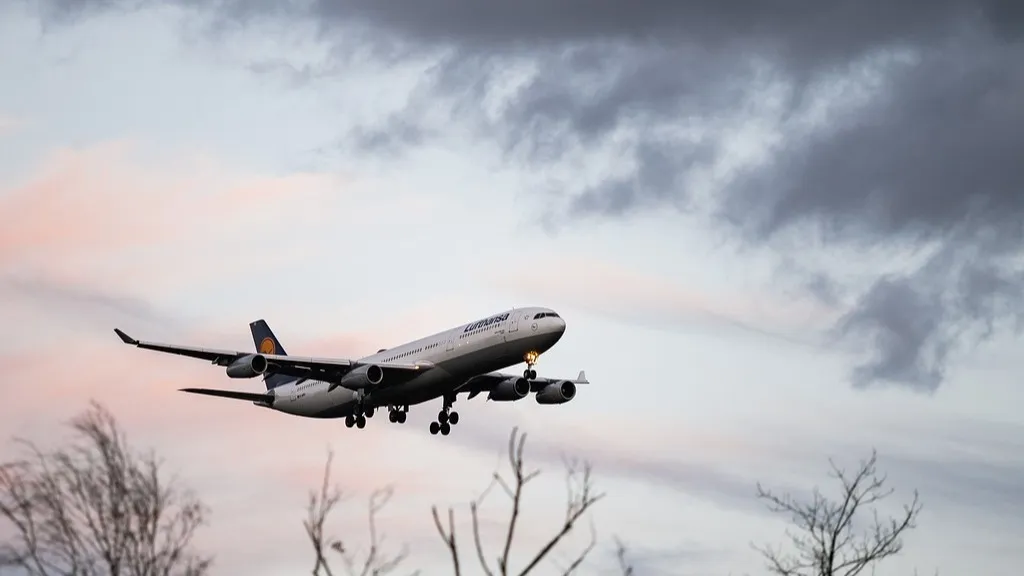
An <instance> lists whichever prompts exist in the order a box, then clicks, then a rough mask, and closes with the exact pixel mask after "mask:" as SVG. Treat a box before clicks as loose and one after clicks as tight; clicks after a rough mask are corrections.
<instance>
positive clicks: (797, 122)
mask: <svg viewBox="0 0 1024 576" xmlns="http://www.w3.org/2000/svg"><path fill="white" fill-rule="evenodd" d="M1022 24H1024V5H1021V3H1019V2H1016V1H1014V2H1010V1H998V0H987V1H980V0H928V1H927V2H925V1H923V0H895V1H894V0H868V1H864V0H828V1H822V0H815V1H811V0H808V1H806V2H799V1H798V2H786V3H779V4H778V5H776V6H772V5H771V4H770V3H764V2H760V1H754V0H749V1H745V0H741V1H735V2H722V1H720V0H716V1H712V0H699V1H694V2H686V3H680V2H672V1H669V0H660V1H659V0H634V1H633V2H628V3H627V2H619V1H613V0H592V1H590V2H583V1H582V0H520V1H519V2H507V3H504V4H488V3H478V2H470V1H468V0H415V1H413V0H394V1H391V2H383V1H381V0H339V1H337V2H328V1H326V0H311V1H306V2H262V1H261V2H256V1H252V2H242V1H239V0H235V1H224V2H216V3H205V2H193V1H187V0H180V1H177V2H167V3H160V2H157V1H156V0H151V1H147V0H136V1H134V2H118V1H116V0H102V1H101V0H74V1H72V0H39V1H36V2H24V1H20V0H0V79H2V83H0V87H2V90H0V318H2V319H3V321H4V323H5V324H6V328H5V330H4V331H3V336H2V337H0V360H2V361H3V364H4V366H5V372H4V376H3V378H2V381H3V386H4V389H3V393H4V400H3V402H2V403H0V435H2V436H3V437H5V438H6V437H10V436H12V435H15V434H17V435H21V436H28V437H30V438H32V439H35V440H37V441H39V442H40V443H42V444H43V445H52V443H55V442H59V441H60V440H61V439H62V438H64V437H65V434H66V432H67V430H66V428H65V427H62V423H63V422H65V421H66V420H67V419H68V418H70V417H71V416H72V415H74V414H75V413H77V412H79V411H81V410H83V409H85V408H86V406H87V402H88V400H89V399H90V398H95V399H97V400H100V401H101V402H103V403H105V404H106V405H107V406H109V407H110V408H111V409H112V410H113V411H114V412H115V414H116V415H117V417H118V418H119V419H120V421H121V422H122V424H123V425H124V427H125V428H126V430H127V432H128V433H129V435H130V437H131V439H132V440H133V442H134V443H135V444H136V445H138V446H139V447H154V448H156V449H157V450H159V451H160V452H161V453H162V454H163V455H164V457H165V459H166V461H167V466H168V468H169V470H171V471H173V472H174V473H176V474H177V475H178V476H179V477H180V478H181V479H182V481H184V482H187V483H188V484H190V485H191V486H193V487H194V488H195V489H196V490H197V491H198V492H199V493H200V494H201V496H202V497H203V498H204V499H205V500H206V501H207V502H208V503H209V505H210V506H211V509H212V515H211V524H210V525H209V527H207V528H206V529H204V531H203V532H202V533H201V535H200V537H199V539H198V544H199V545H200V546H201V547H203V549H205V550H208V551H210V552H213V553H216V555H217V563H216V567H215V568H216V570H215V573H216V574H243V573H244V574H253V575H260V576H263V575H266V576H272V575H277V574H294V573H297V572H302V571H307V570H309V566H310V565H311V564H312V557H311V556H310V554H309V553H308V551H307V544H306V543H305V541H304V535H303V532H302V524H301V522H302V519H303V515H304V512H303V505H304V503H305V498H306V491H307V489H308V488H311V487H314V486H315V485H316V484H317V482H318V480H319V474H320V469H321V468H320V467H321V465H322V463H323V459H324V456H325V454H326V451H327V449H328V448H329V447H331V448H333V449H334V450H335V451H336V453H337V454H338V457H337V458H336V465H337V468H336V475H337V477H338V480H339V481H340V482H341V483H342V484H343V485H344V486H345V488H346V489H347V490H348V492H349V493H350V495H351V498H352V501H351V503H350V505H349V507H347V508H345V514H344V515H342V516H339V519H338V525H337V530H338V532H342V533H344V534H345V538H346V539H347V540H348V541H363V540H364V539H363V535H362V533H361V532H358V531H359V530H361V529H362V524H361V519H362V514H363V512H364V509H363V507H362V505H361V504H360V502H359V500H360V499H362V498H365V497H366V496H367V495H368V494H369V491H370V490H372V489H373V488H374V487H375V486H378V485H381V484H384V483H392V484H394V486H395V488H396V490H397V495H396V497H395V499H394V501H393V505H392V507H391V508H390V510H389V512H388V514H387V515H386V517H385V518H384V519H383V522H384V524H385V529H386V530H387V532H388V534H389V538H388V539H389V541H390V542H396V543H397V542H401V541H405V542H408V543H409V545H410V546H411V549H412V554H413V557H412V560H411V561H410V562H413V563H415V565H416V566H420V567H423V568H424V569H425V570H426V571H427V573H443V572H444V571H445V570H447V559H446V557H445V551H444V548H443V544H442V543H441V541H440V540H439V539H438V538H437V536H436V535H435V534H434V528H433V524H432V521H431V519H430V513H429V507H430V505H431V504H434V503H436V504H439V505H441V506H447V505H449V504H453V505H460V506H461V505H462V504H463V503H464V502H467V501H468V500H469V499H470V498H472V497H473V496H474V495H475V494H476V493H477V492H478V491H479V490H482V489H483V488H484V487H485V486H486V484H487V481H488V479H489V475H490V472H491V470H492V469H493V467H494V466H495V465H496V463H498V462H499V461H500V453H501V451H502V449H503V446H504V439H505V437H506V435H507V434H508V431H509V429H510V428H511V427H512V426H513V425H519V426H521V427H522V428H523V429H524V430H525V431H526V432H527V433H528V434H529V437H530V440H529V441H528V450H529V452H528V454H529V456H531V457H532V458H533V459H534V462H535V463H536V464H537V465H538V466H544V467H545V468H546V469H547V470H548V472H547V474H546V476H544V477H543V478H545V479H544V480H542V481H539V483H538V485H537V488H536V491H537V492H536V496H534V497H533V499H531V500H530V502H531V505H532V506H534V508H533V509H532V510H533V511H534V512H533V516H531V517H530V518H532V520H530V521H532V522H536V526H537V527H538V528H537V529H536V530H533V531H531V532H530V533H529V534H528V535H525V536H524V540H523V543H522V547H523V549H525V548H526V547H527V546H529V545H531V544H534V545H535V544H537V543H538V542H539V540H540V539H541V538H542V537H543V535H544V534H545V533H546V532H548V531H550V530H554V529H555V525H554V524H553V522H556V521H557V519H558V513H559V511H558V509H557V506H559V505H561V499H562V497H563V487H562V484H561V482H560V480H559V478H558V467H559V466H560V456H561V454H563V453H568V454H574V455H578V456H582V457H587V458H589V459H591V460H592V461H593V462H594V465H595V467H596V474H597V478H598V481H599V483H600V486H601V487H602V488H603V489H604V490H606V491H607V492H608V498H607V500H605V501H603V502H601V503H600V504H599V507H598V508H597V509H596V519H597V522H598V530H599V534H600V536H601V538H602V540H601V544H602V545H601V548H599V550H598V552H596V553H595V555H594V557H593V560H592V563H591V564H592V567H593V568H595V569H598V570H600V569H605V568H608V567H609V566H610V565H611V562H612V554H611V536H612V535H613V534H617V535H619V536H620V537H622V538H623V539H624V540H626V541H627V542H628V543H630V544H632V545H633V547H634V552H635V555H636V558H637V561H638V564H639V567H640V568H642V571H643V572H644V573H645V574H657V573H673V574H689V573H693V574H697V573H700V574H722V575H724V574H729V573H733V574H740V573H757V572H759V571H760V567H761V562H760V559H759V557H758V556H757V553H756V552H754V551H753V550H752V549H751V547H750V543H751V542H754V543H773V544H774V543H782V542H783V539H784V534H783V530H784V528H785V524H784V523H783V522H782V520H781V519H776V518H773V517H772V516H771V515H769V514H767V513H765V512H764V511H763V509H762V508H761V506H760V504H759V503H758V502H757V501H756V500H755V498H754V490H755V483H756V482H757V481H761V482H763V483H765V484H767V485H769V486H776V487H779V488H782V489H785V488H790V487H791V488H794V489H809V488H810V487H813V486H815V485H821V486H822V487H823V488H826V489H828V488H831V486H830V485H829V484H827V482H828V479H827V477H826V472H827V471H828V459H829V458H834V459H836V460H837V462H838V463H840V464H845V465H852V464H855V463H856V461H857V460H858V459H859V458H862V457H865V456H867V455H868V454H869V452H870V450H871V448H872V447H876V448H877V449H878V450H879V466H880V467H881V468H882V469H883V470H884V471H887V472H888V473H889V479H890V482H891V483H892V487H893V488H895V490H896V493H895V495H894V496H893V501H892V504H893V505H894V506H895V505H897V504H899V503H900V502H903V501H907V500H908V499H909V498H910V496H911V493H912V490H913V489H915V488H916V489H918V490H919V491H920V493H921V499H922V501H923V502H924V510H923V512H922V513H921V517H920V527H919V528H918V529H917V530H915V531H914V532H913V533H911V534H910V535H908V537H907V538H906V542H905V544H906V548H905V551H904V553H903V554H902V555H901V556H900V557H898V558H895V559H893V560H891V561H890V562H888V563H887V564H885V565H884V566H883V567H881V568H880V569H879V570H878V572H877V574H878V576H887V575H894V576H895V575H904V574H909V573H912V571H913V570H914V569H917V570H919V571H920V572H921V573H930V572H932V571H933V570H935V569H938V570H939V571H940V573H943V574H967V573H969V574H974V575H978V576H981V575H984V574H993V575H995V574H1000V575H1002V574H1006V573H1007V572H1008V570H1010V569H1011V568H1014V567H1019V566H1020V565H1022V564H1024V551H1022V550H1024V549H1022V548H1021V546H1020V542H1021V541H1022V539H1024V491H1022V488H1021V486H1024V464H1022V463H1021V459H1020V454H1022V453H1024V421H1022V417H1021V415H1020V413H1021V412H1020V406H1022V405H1024V388H1022V387H1021V386H1020V377H1019V375H1020V374H1021V373H1022V370H1024V357H1022V356H1021V355H1019V354H1016V353H1015V352H1016V351H1017V350H1018V349H1019V345H1020V342H1019V337H1018V336H1019V330H1020V328H1021V326H1022V325H1024V323H1022V320H1024V300H1022V296H1021V294H1022V291H1021V285H1022V284H1021V283H1022V281H1024V266H1022V258H1021V256H1022V254H1021V252H1020V246H1021V245H1022V244H1021V242H1022V240H1024V238H1022V236H1024V161H1022V160H1021V158H1022V150H1024V106H1021V104H1020V103H1021V102H1024V28H1022ZM528 305H541V306H550V307H552V308H555V309H556V310H558V311H559V312H560V313H561V314H562V315H563V316H564V317H565V318H566V320H567V322H568V328H567V331H566V333H565V336H564V338H563V339H562V341H561V342H560V343H559V345H558V346H557V347H556V348H555V349H554V350H553V351H551V352H549V353H548V354H546V355H544V356H543V357H542V358H541V360H540V362H539V363H538V365H537V369H538V371H539V372H540V373H541V374H543V375H547V376H565V377H572V376H575V375H576V373H577V372H578V371H579V370H580V369H585V370H586V371H587V376H588V377H589V379H590V381H591V382H592V384H591V385H590V386H587V387H585V388H582V389H581V390H580V393H579V395H578V396H577V398H576V399H575V400H574V401H573V402H571V403H570V404H567V405H563V406H539V405H537V404H536V403H535V402H533V401H532V400H528V401H523V402H520V403H516V404H514V405H503V404H497V403H488V402H485V401H484V400H483V398H479V397H478V398H477V399H474V400H473V401H471V402H465V401H460V403H459V404H458V405H457V407H458V409H459V410H460V412H461V414H462V421H461V422H460V424H459V426H457V427H456V428H455V429H454V430H453V433H452V434H451V435H450V436H448V437H441V436H430V435H429V433H428V431H427V425H428V423H429V422H430V421H431V420H432V419H433V415H434V414H435V413H436V411H437V410H438V409H439V408H440V405H439V403H431V404H427V405H422V406H418V407H414V408H413V411H412V415H411V418H410V420H409V422H408V423H407V424H405V425H404V426H399V425H394V424H389V423H388V422H387V421H386V419H385V418H374V419H373V420H371V421H370V423H369V425H368V426H367V428H366V429H365V430H361V431H360V430H350V429H346V428H345V427H344V425H343V423H342V422H340V421H312V420H302V419H299V418H293V417H288V416H284V415H281V414H278V413H273V412H270V411H265V410H259V409H256V408H254V407H253V406H251V405H250V404H247V403H244V402H231V401H227V400H219V399H212V398H200V397H190V396H187V395H185V394H181V393H180V392H177V391H176V389H177V388H180V387H184V386H186V385H187V386H204V387H237V386H239V385H240V384H238V383H237V382H231V381H228V380H227V378H226V377H225V376H224V374H223V372H222V371H221V370H220V369H217V368H214V367H211V366H209V365H207V364H205V363H203V362H196V361H190V360H187V359H182V358H174V357H165V356H162V355H157V354H152V353H148V352H143V351H136V350H132V349H130V348H128V347H125V346H123V345H122V344H121V343H120V341H119V340H117V339H116V338H115V336H114V334H113V332H112V329H113V328H114V327H115V326H117V327H120V328H122V329H124V330H125V331H127V332H128V333H129V334H131V335H133V336H136V337H138V338H142V339H150V340H159V341H174V342H180V343H188V344H195V345H206V346H210V347H228V348H237V349H242V350H248V349H250V348H251V346H252V341H251V338H250V335H249V333H248V330H247V323H248V322H250V321H252V320H254V319H256V318H266V319H267V320H268V322H269V323H270V325H271V326H272V327H273V328H274V330H275V332H276V333H277V335H278V336H279V337H280V338H281V339H282V341H283V343H284V345H285V346H286V347H287V348H288V350H289V352H291V353H293V354H298V353H308V354H315V355H334V356H343V357H351V356H359V355H363V354H368V353H372V352H374V351H376V350H377V349H378V348H383V347H389V346H392V345H395V344H398V343H401V342H403V341H406V340H408V339H412V338H415V337H418V336H422V335H425V334H428V333H432V332H435V331H438V330H442V329H445V328H448V327H450V326H452V325H456V324H458V323H461V322H467V321H471V320H474V319H477V318H479V317H483V316H486V315H487V314H490V313H492V312H495V311H498V310H502V309H505V308H508V307H511V306H528ZM512 370H513V371H516V370H521V367H517V368H513V369H512ZM242 385H243V386H245V387H246V389H249V388H251V389H252V390H257V389H258V388H259V387H260V386H261V383H260V382H258V381H254V382H249V383H243V384H242ZM14 454H15V447H14V446H13V445H12V444H10V443H4V444H0V457H2V458H0V459H6V458H10V457H12V456H13V455H14ZM460 510H461V511H463V512H464V507H463V508H460ZM502 513H503V509H502V508H501V506H498V505H495V506H494V507H493V508H491V509H490V511H489V512H488V514H489V516H488V517H489V518H490V519H492V520H494V521H495V522H497V521H499V520H500V518H501V517H502ZM545 522H547V523H548V524H549V525H548V526H545V525H544V523H545ZM465 528H468V525H465ZM463 533H465V529H463ZM495 546H496V543H495ZM572 552H573V550H572V549H566V551H565V553H564V556H565V557H568V556H569V555H571V553H572Z"/></svg>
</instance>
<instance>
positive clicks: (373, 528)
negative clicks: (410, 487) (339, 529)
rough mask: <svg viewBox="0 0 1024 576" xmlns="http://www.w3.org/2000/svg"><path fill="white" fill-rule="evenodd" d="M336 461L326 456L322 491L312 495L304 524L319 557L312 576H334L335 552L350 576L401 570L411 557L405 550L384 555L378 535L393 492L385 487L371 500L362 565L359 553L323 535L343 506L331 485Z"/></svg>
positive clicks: (314, 550)
mask: <svg viewBox="0 0 1024 576" xmlns="http://www.w3.org/2000/svg"><path fill="white" fill-rule="evenodd" d="M333 460H334V453H333V452H329V453H328V455H327V464H326V465H325V466H324V478H323V482H322V483H321V485H320V490H319V491H316V490H313V491H310V494H309V504H308V506H307V511H308V517H307V519H306V520H305V521H304V522H303V525H304V526H305V528H306V535H308V536H309V541H310V544H312V545H313V552H314V554H315V555H316V559H315V564H314V565H313V576H320V574H321V572H320V571H321V569H322V570H323V574H324V575H325V576H334V572H333V571H332V570H331V567H330V564H329V563H328V561H327V555H326V551H327V550H328V549H330V550H332V551H334V552H335V553H336V554H337V555H338V556H339V557H340V558H341V560H342V562H343V564H344V566H345V569H346V571H347V572H348V574H349V576H357V575H358V576H384V575H385V574H390V573H391V572H394V571H395V570H397V569H398V568H399V566H400V565H401V563H402V561H404V560H405V558H406V556H407V555H408V551H407V549H406V547H405V546H403V547H402V548H401V550H400V551H399V552H398V553H396V554H389V553H387V552H385V551H384V549H383V544H384V540H385V537H384V535H383V534H380V533H378V530H377V514H379V513H380V511H381V510H383V509H384V507H385V506H387V504H388V501H389V500H390V499H391V496H392V494H393V491H392V489H391V487H386V488H383V489H380V490H377V491H375V492H373V494H371V495H370V500H369V528H370V547H369V550H367V552H366V556H365V558H364V559H363V560H362V561H358V560H357V559H356V552H355V551H352V550H349V549H348V547H347V546H346V544H345V543H343V542H342V541H341V540H338V539H335V538H332V537H328V536H327V535H326V534H325V531H324V525H325V524H326V522H327V518H328V517H329V516H330V515H331V512H332V511H333V510H334V508H335V507H336V506H337V505H338V503H340V502H341V499H342V494H341V489H340V488H338V487H337V486H333V485H332V484H331V464H332V462H333Z"/></svg>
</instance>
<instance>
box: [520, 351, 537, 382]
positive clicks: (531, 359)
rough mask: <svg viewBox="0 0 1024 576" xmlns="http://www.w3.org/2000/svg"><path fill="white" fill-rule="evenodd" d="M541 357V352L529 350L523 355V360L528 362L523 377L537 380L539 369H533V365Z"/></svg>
mask: <svg viewBox="0 0 1024 576" xmlns="http://www.w3.org/2000/svg"><path fill="white" fill-rule="evenodd" d="M538 358H540V353H539V352H533V351H531V352H527V353H526V354H525V355H523V360H524V361H525V362H526V370H523V378H526V379H527V380H536V379H537V371H536V370H534V369H533V365H534V364H536V363H537V359H538Z"/></svg>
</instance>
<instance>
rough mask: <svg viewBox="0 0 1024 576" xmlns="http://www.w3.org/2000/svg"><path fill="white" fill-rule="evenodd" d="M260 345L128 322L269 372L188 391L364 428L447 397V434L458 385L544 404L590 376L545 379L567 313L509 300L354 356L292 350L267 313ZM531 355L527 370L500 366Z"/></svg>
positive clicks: (200, 352) (244, 371) (229, 363)
mask: <svg viewBox="0 0 1024 576" xmlns="http://www.w3.org/2000/svg"><path fill="white" fill-rule="evenodd" d="M249 329H250V331H251V332H252V338H253V344H254V345H255V347H256V352H255V353H252V352H241V351H234V350H214V349H209V348H196V347H191V346H178V345H174V344H160V343H156V342H144V341H141V340H136V339H134V338H132V337H131V336H128V335H127V334H125V333H124V332H123V331H122V330H121V329H119V328H115V329H114V332H115V333H116V334H117V336H118V337H119V338H120V339H121V341H122V342H124V343H125V344H129V345H131V346H135V347H137V348H142V349H144V350H154V351H157V352H164V353H168V354H176V355H179V356H186V357H190V358H198V359H201V360H206V361H208V362H211V363H213V364H214V365H217V366H224V367H225V371H226V372H227V375H228V377H230V378H255V377H257V376H262V377H263V382H264V383H265V384H266V388H267V391H266V392H264V393H253V392H237V391H233V390H219V389H210V388H182V389H180V390H181V391H182V392H188V393H192V394H203V395H207V396H217V397H221V398H232V399H235V400H246V401H250V402H252V403H253V404H254V405H256V406H260V407H263V408H269V409H272V410H277V411H280V412H284V413H286V414H291V415H295V416H303V417H308V418H344V419H345V426H347V427H348V428H352V427H353V426H355V427H357V428H364V427H365V426H366V419H367V418H371V417H373V414H374V411H375V409H377V408H382V407H387V409H388V419H389V420H390V421H391V422H394V423H399V424H401V423H404V422H405V420H406V415H407V413H408V412H409V406H412V405H416V404H422V403H424V402H429V401H431V400H434V399H437V398H441V399H442V406H443V407H442V409H441V411H440V412H438V414H437V420H435V421H433V422H431V423H430V433H431V434H434V435H436V434H438V433H440V434H442V435H444V436H447V435H448V434H449V433H450V432H451V427H452V426H453V425H455V424H458V422H459V413H458V412H455V411H452V405H453V404H454V402H455V400H456V397H457V396H458V394H461V393H465V394H468V399H472V398H473V397H475V396H477V395H478V394H482V393H484V392H486V393H487V399H488V400H493V401H496V402H515V401H518V400H522V399H523V398H525V397H526V396H527V395H529V394H530V393H531V392H532V393H533V394H534V398H535V399H536V401H537V403H538V404H564V403H566V402H569V401H570V400H572V399H573V398H575V397H576V387H577V385H580V384H589V383H590V382H589V381H588V380H587V377H586V374H585V372H584V371H583V370H581V371H580V373H579V375H578V376H577V377H576V379H575V380H569V379H564V378H557V379H556V378H545V377H540V376H538V375H537V371H536V370H535V369H534V366H535V365H536V363H537V360H538V359H539V357H540V355H541V354H542V353H544V352H547V351H548V350H550V349H551V348H552V347H553V346H554V345H555V344H556V343H557V342H558V341H559V340H560V339H561V338H562V334H564V333H565V320H564V319H562V317H561V316H559V315H558V314H557V313H556V312H555V311H554V310H552V309H550V308H540V307H527V308H512V309H511V310H506V311H504V312H499V313H497V314H493V315H491V316H488V317H486V318H483V319H479V320H475V321H473V322H469V323H468V324H462V325H459V326H456V327H455V328H451V329H449V330H445V331H443V332H438V333H436V334H432V335H430V336H427V337H425V338H420V339H418V340H413V341H412V342H408V343H406V344H402V345H401V346H396V347H394V348H381V349H380V350H378V351H377V353H375V354H371V355H369V356H365V357H363V358H359V359H356V360H351V359H344V358H311V357H302V356H289V355H288V353H287V352H285V349H284V346H282V345H281V342H280V341H279V340H278V339H277V337H276V336H275V335H274V333H273V332H272V331H271V330H270V326H269V325H268V324H267V323H266V321H265V320H263V319H260V320H256V321H254V322H251V323H250V324H249ZM519 362H525V363H526V370H524V371H523V374H522V376H518V375H514V374H502V373H501V372H498V370H502V369H505V368H507V367H509V366H512V365H515V364H518V363H519Z"/></svg>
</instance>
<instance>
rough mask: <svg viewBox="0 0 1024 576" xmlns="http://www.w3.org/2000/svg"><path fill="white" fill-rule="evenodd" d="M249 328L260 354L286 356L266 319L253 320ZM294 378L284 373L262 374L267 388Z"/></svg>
mask: <svg viewBox="0 0 1024 576" xmlns="http://www.w3.org/2000/svg"><path fill="white" fill-rule="evenodd" d="M249 330H250V331H251V332H252V342H253V344H255V345H256V351H257V352H259V353H261V354H276V355H278V356H287V355H288V353H287V352H285V350H284V346H282V345H281V342H280V341H279V340H278V339H277V336H274V332H273V331H272V330H271V329H270V326H268V325H267V322H266V320H263V319H262V318H261V319H259V320H256V321H255V322H250V323H249ZM292 380H294V378H292V377H291V376H285V375H284V374H266V375H264V376H263V382H264V383H265V384H266V385H267V390H272V389H274V388H277V387H278V386H281V385H282V384H287V383H288V382H291V381H292Z"/></svg>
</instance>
